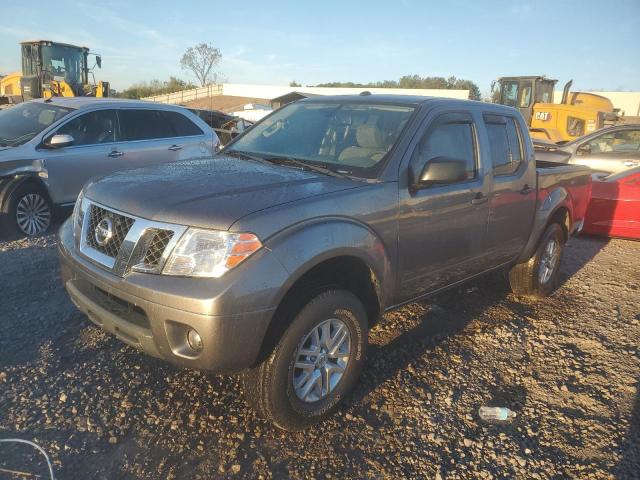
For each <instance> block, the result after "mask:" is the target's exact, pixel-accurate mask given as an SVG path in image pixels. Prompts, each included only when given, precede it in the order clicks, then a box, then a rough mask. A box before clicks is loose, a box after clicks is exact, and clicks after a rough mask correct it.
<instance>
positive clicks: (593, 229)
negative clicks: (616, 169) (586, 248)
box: [583, 167, 640, 240]
mask: <svg viewBox="0 0 640 480" xmlns="http://www.w3.org/2000/svg"><path fill="white" fill-rule="evenodd" d="M583 231H584V232H585V233H591V234H593V235H605V236H607V237H623V238H634V239H638V240H640V167H636V168H632V169H629V170H626V171H623V172H620V173H616V174H613V175H607V176H603V175H598V174H595V175H594V176H593V188H592V191H591V201H590V202H589V207H588V208H587V215H586V218H585V224H584V230H583Z"/></svg>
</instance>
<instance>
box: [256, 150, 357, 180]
mask: <svg viewBox="0 0 640 480" xmlns="http://www.w3.org/2000/svg"><path fill="white" fill-rule="evenodd" d="M265 160H268V161H271V162H274V163H279V164H284V165H287V164H288V165H295V166H298V167H300V168H303V169H308V170H313V171H314V172H318V173H322V174H324V175H328V176H330V177H338V178H347V177H348V175H347V174H346V173H340V172H336V171H335V170H331V169H330V168H327V167H325V166H322V165H317V164H315V163H307V162H305V161H302V160H298V159H297V158H294V157H287V156H277V155H274V156H270V157H266V158H265Z"/></svg>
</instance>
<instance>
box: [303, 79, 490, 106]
mask: <svg viewBox="0 0 640 480" xmlns="http://www.w3.org/2000/svg"><path fill="white" fill-rule="evenodd" d="M316 87H355V88H446V89H460V90H469V98H470V99H471V100H480V98H481V97H480V89H479V88H478V86H477V85H476V84H475V83H473V82H472V81H471V80H464V79H462V78H456V77H454V76H451V77H449V78H444V77H421V76H420V75H405V76H403V77H401V78H400V80H383V81H379V82H369V83H354V82H328V83H321V84H318V85H316Z"/></svg>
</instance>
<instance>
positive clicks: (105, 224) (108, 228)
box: [93, 217, 113, 247]
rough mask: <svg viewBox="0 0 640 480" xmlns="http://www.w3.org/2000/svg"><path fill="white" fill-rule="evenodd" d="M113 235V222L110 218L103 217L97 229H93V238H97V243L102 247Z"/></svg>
mask: <svg viewBox="0 0 640 480" xmlns="http://www.w3.org/2000/svg"><path fill="white" fill-rule="evenodd" d="M112 237H113V222H112V221H111V219H110V218H107V217H105V218H103V219H102V220H100V222H98V225H96V229H95V230H94V231H93V238H95V239H96V243H97V244H98V245H100V246H101V247H104V246H105V245H106V244H107V243H109V241H110V240H111V238H112Z"/></svg>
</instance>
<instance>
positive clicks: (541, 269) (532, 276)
mask: <svg viewBox="0 0 640 480" xmlns="http://www.w3.org/2000/svg"><path fill="white" fill-rule="evenodd" d="M563 250H564V231H563V230H562V227H561V226H560V225H558V224H557V223H553V224H551V225H549V226H548V227H547V229H546V230H545V231H544V234H543V235H542V238H541V239H540V243H539V245H538V248H537V249H536V252H535V254H534V255H533V256H532V257H531V258H530V259H529V260H528V261H527V262H525V263H519V264H517V265H515V266H514V267H513V268H512V269H511V271H510V272H509V284H510V285H511V290H512V291H513V293H515V294H517V295H531V296H536V297H546V296H548V295H550V294H551V293H552V292H553V291H554V290H555V289H556V286H557V283H558V274H559V272H560V263H561V262H562V252H563Z"/></svg>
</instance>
